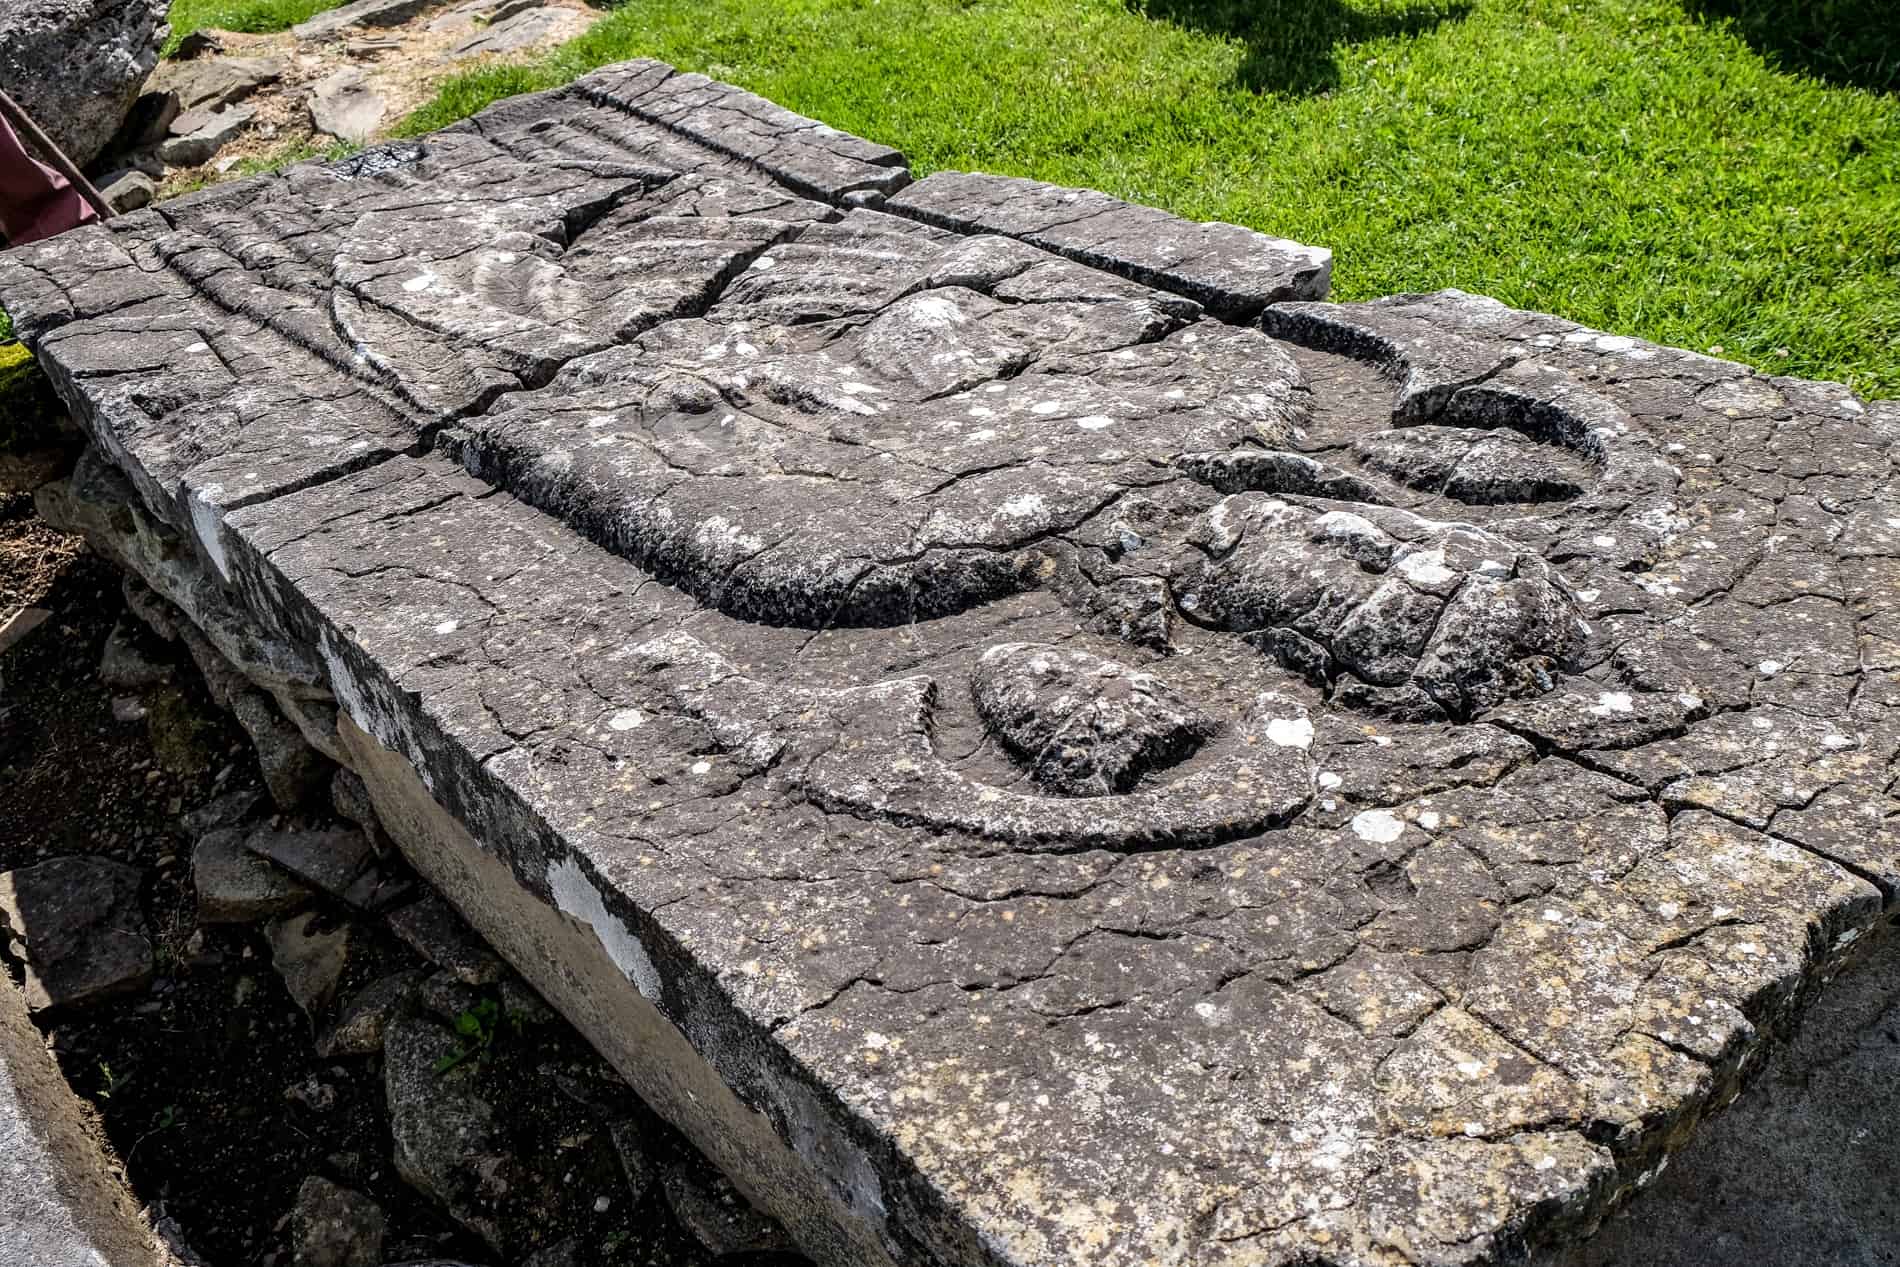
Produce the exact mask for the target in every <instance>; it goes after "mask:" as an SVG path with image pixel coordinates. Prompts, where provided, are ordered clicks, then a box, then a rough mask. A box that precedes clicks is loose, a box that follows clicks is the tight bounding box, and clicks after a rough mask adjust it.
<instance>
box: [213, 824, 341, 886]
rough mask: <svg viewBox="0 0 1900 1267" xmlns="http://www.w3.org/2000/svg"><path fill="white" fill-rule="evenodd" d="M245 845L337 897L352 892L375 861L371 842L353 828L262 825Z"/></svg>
mask: <svg viewBox="0 0 1900 1267" xmlns="http://www.w3.org/2000/svg"><path fill="white" fill-rule="evenodd" d="M244 847H245V848H246V849H248V850H250V851H251V852H252V853H254V854H257V855H258V856H260V857H263V858H268V859H270V860H271V861H272V862H274V863H276V864H277V865H278V866H280V867H282V868H283V869H284V870H286V871H288V872H290V873H291V874H292V875H294V876H297V877H298V878H299V879H301V880H303V881H305V882H306V883H309V884H313V885H315V886H316V887H317V888H319V889H322V890H323V891H324V892H325V893H328V894H331V895H332V896H334V897H342V896H343V895H344V894H346V893H348V892H350V891H351V886H352V885H354V884H355V883H356V882H357V880H358V879H360V878H361V877H362V875H363V873H364V872H366V871H367V870H368V869H369V867H370V865H371V863H372V861H373V855H372V854H371V852H370V847H369V841H368V840H367V839H365V837H364V836H363V833H362V832H360V831H357V830H355V829H354V828H349V827H328V828H306V827H289V828H278V827H270V826H265V827H259V828H257V829H256V830H254V831H252V832H251V833H250V834H249V835H248V836H246V837H245V838H244Z"/></svg>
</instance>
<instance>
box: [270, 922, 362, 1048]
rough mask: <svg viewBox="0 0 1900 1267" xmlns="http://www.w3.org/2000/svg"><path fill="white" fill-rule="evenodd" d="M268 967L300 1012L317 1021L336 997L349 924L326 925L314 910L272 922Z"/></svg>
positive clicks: (345, 959)
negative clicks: (279, 978) (282, 980)
mask: <svg viewBox="0 0 1900 1267" xmlns="http://www.w3.org/2000/svg"><path fill="white" fill-rule="evenodd" d="M265 933H266V936H267V938H268V939H269V941H270V954H271V966H272V967H274V968H276V969H277V975H278V976H280V977H282V978H283V979H284V988H285V989H287V990H289V991H290V997H291V998H292V999H293V1000H295V1001H296V1004H297V1006H298V1007H299V1008H301V1009H302V1010H303V1014H304V1015H305V1016H307V1017H309V1018H310V1022H311V1024H312V1025H315V1024H317V1023H318V1022H319V1021H320V1019H321V1018H322V1016H323V1014H324V1012H325V1011H326V1010H327V1009H328V1008H329V1006H330V1000H331V999H333V998H334V997H336V987H337V982H338V981H340V980H341V979H342V977H343V970H344V969H345V968H346V967H348V966H349V960H350V940H351V933H350V926H349V925H348V924H339V925H336V926H334V927H331V926H326V925H325V924H324V922H323V919H322V917H321V916H320V915H318V914H317V913H316V912H315V911H305V912H303V913H302V914H300V915H287V916H284V917H282V918H281V919H276V920H273V921H271V923H270V925H269V927H268V928H267V929H266V930H265Z"/></svg>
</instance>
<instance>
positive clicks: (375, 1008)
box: [317, 970, 422, 1059]
mask: <svg viewBox="0 0 1900 1267" xmlns="http://www.w3.org/2000/svg"><path fill="white" fill-rule="evenodd" d="M421 984H422V973H420V972H417V971H413V970H411V971H406V972H398V973H395V974H393V975H391V976H387V977H384V978H383V979H382V980H380V981H375V982H372V983H370V984H369V985H367V986H365V987H363V989H361V990H359V991H357V992H356V994H354V995H352V996H351V998H350V999H349V1001H348V1002H347V1003H345V1004H344V1005H343V1006H342V1008H341V1009H340V1011H339V1014H338V1016H337V1020H336V1024H335V1025H333V1026H332V1027H331V1028H330V1030H329V1032H328V1033H326V1034H324V1035H323V1037H321V1038H319V1039H318V1040H317V1054H318V1055H320V1056H322V1057H324V1058H325V1059H329V1058H331V1057H335V1056H369V1055H373V1054H375V1053H376V1052H379V1051H381V1050H382V1049H383V1035H384V1034H385V1033H386V1032H387V1031H388V1029H389V1023H390V1022H391V1021H393V1020H394V1019H395V1018H396V1016H397V1015H398V1014H400V1013H401V1011H402V1009H403V1008H404V1007H405V1006H406V1005H407V1004H408V1002H409V1000H410V998H411V997H412V996H413V995H414V994H415V992H416V988H417V987H418V986H419V985H421Z"/></svg>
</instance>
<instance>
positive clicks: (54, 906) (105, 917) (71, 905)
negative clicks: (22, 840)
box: [0, 857, 152, 1012]
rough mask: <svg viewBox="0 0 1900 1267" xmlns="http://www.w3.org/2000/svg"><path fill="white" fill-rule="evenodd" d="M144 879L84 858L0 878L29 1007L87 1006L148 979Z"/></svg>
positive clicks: (0, 910)
mask: <svg viewBox="0 0 1900 1267" xmlns="http://www.w3.org/2000/svg"><path fill="white" fill-rule="evenodd" d="M143 879H144V875H143V873H142V872H140V871H138V870H137V869H136V868H133V867H128V866H126V865H124V864H123V863H118V862H110V861H108V860H106V859H104V858H81V857H74V858H54V859H52V860H51V861H50V862H42V863H39V864H38V865H36V866H32V867H26V868H23V869H20V870H15V871H8V872H5V873H4V874H0V918H4V919H5V921H6V926H7V929H8V931H9V932H10V933H11V934H12V935H13V938H14V940H15V941H16V942H18V943H20V949H21V950H22V951H23V952H24V957H25V960H26V1002H27V1006H28V1007H30V1008H31V1009H32V1010H34V1011H35V1012H39V1011H43V1010H45V1009H46V1008H49V1007H64V1006H74V1005H82V1004H86V1003H91V1002H93V1001H95V1000H97V999H102V998H106V997H108V996H111V995H114V994H123V993H125V992H127V991H131V990H138V989H141V988H143V987H144V986H145V984H146V983H147V982H149V981H150V980H151V979H152V943H151V940H150V938H149V937H148V936H147V932H146V924H145V915H144V913H143V912H142V911H141V910H140V909H139V886H140V884H141V883H142V881H143Z"/></svg>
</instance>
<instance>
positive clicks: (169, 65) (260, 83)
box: [152, 57, 286, 135]
mask: <svg viewBox="0 0 1900 1267" xmlns="http://www.w3.org/2000/svg"><path fill="white" fill-rule="evenodd" d="M285 69H286V66H285V64H284V63H283V62H282V61H280V60H279V59H277V58H275V57H216V58H204V59H199V60H188V61H180V60H179V59H177V58H173V59H172V60H170V61H168V62H166V63H165V64H164V66H163V67H162V68H161V69H160V71H159V73H158V74H157V75H155V76H153V81H152V82H153V86H154V87H156V88H159V89H163V90H169V91H170V92H172V93H175V94H177V97H178V102H179V105H180V106H182V107H183V108H184V109H185V110H186V111H193V110H197V109H200V108H204V109H209V110H217V109H219V108H220V107H223V106H229V105H235V104H237V103H238V102H240V101H242V100H244V99H245V98H246V97H248V96H250V95H251V94H252V93H254V92H256V91H257V90H258V89H260V88H263V87H265V86H266V85H269V84H274V83H276V82H277V81H278V80H279V79H282V78H283V76H284V71H285ZM190 130H191V129H189V128H185V129H179V128H177V127H174V128H173V133H174V135H177V134H181V133H182V132H188V131H190Z"/></svg>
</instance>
